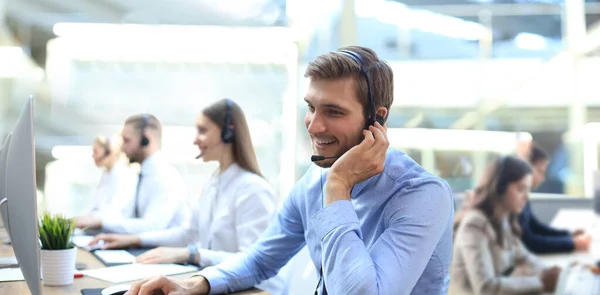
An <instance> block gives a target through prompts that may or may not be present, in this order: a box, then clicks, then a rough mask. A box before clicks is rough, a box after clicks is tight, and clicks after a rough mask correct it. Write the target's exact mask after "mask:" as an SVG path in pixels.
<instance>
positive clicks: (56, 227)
mask: <svg viewBox="0 0 600 295" xmlns="http://www.w3.org/2000/svg"><path fill="white" fill-rule="evenodd" d="M38 230H39V234H40V242H41V246H42V251H41V267H42V280H43V283H44V285H48V286H64V285H70V284H72V283H73V276H74V274H75V260H76V258H77V248H75V246H74V245H73V242H72V239H73V232H74V231H75V221H74V220H70V219H68V218H66V217H65V216H64V215H61V214H56V215H51V214H50V213H47V212H46V213H44V215H43V216H42V218H41V219H40V222H39V227H38Z"/></svg>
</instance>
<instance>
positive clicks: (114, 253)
mask: <svg viewBox="0 0 600 295" xmlns="http://www.w3.org/2000/svg"><path fill="white" fill-rule="evenodd" d="M94 254H96V256H98V258H100V259H102V261H104V263H107V264H108V263H132V262H135V256H133V255H131V254H130V253H129V252H127V251H125V250H97V251H96V252H94Z"/></svg>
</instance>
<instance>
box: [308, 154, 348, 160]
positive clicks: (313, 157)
mask: <svg viewBox="0 0 600 295" xmlns="http://www.w3.org/2000/svg"><path fill="white" fill-rule="evenodd" d="M341 156H342V155H339V156H331V157H325V156H315V155H312V156H310V160H311V161H313V162H319V161H323V160H327V159H335V158H339V157H341Z"/></svg>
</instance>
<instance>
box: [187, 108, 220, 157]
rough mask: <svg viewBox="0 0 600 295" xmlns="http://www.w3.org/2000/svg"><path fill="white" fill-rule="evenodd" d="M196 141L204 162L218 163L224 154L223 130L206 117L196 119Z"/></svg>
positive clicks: (200, 116) (201, 116)
mask: <svg viewBox="0 0 600 295" xmlns="http://www.w3.org/2000/svg"><path fill="white" fill-rule="evenodd" d="M196 132H197V133H196V139H195V140H194V144H195V145H196V146H197V147H198V149H199V150H200V154H201V155H202V156H201V158H202V160H203V161H204V162H209V161H218V160H219V159H220V158H221V155H222V153H223V150H224V149H223V145H224V143H223V141H222V140H221V128H219V126H217V124H215V123H214V122H213V121H212V120H210V119H209V118H208V117H206V116H204V115H199V116H198V118H196Z"/></svg>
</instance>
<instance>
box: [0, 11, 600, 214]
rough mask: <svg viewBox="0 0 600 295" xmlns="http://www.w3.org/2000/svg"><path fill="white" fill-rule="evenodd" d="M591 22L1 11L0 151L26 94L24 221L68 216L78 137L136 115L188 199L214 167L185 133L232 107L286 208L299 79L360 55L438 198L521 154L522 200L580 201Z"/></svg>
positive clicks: (592, 124)
mask: <svg viewBox="0 0 600 295" xmlns="http://www.w3.org/2000/svg"><path fill="white" fill-rule="evenodd" d="M598 21H600V1H583V0H566V1H559V0H420V1H416V0H407V1H383V0H328V1H315V0H304V1H299V0H287V1H286V0H253V1H250V0H243V1H242V0H228V1H223V0H221V1H218V0H194V1H192V0H178V1H160V0H152V1H147V0H127V1H124V0H123V1H118V0H96V1H80V0H0V117H1V118H2V120H0V135H1V136H2V138H3V139H4V138H5V136H6V134H7V132H8V130H10V129H11V128H12V126H13V124H14V122H15V120H16V117H17V115H18V114H19V112H20V110H21V108H22V107H23V106H24V103H25V99H26V98H27V97H28V96H29V95H31V94H33V95H34V96H35V98H36V99H35V103H36V105H35V107H36V109H35V112H36V114H35V116H36V144H37V147H36V151H37V152H36V153H37V154H36V156H37V169H38V172H37V183H38V188H39V190H40V193H41V194H40V195H41V196H43V197H42V198H41V201H40V202H41V203H40V206H44V208H46V209H48V210H51V211H61V212H65V213H67V214H75V213H77V212H78V211H79V210H81V208H83V206H84V205H85V204H86V203H87V202H88V201H89V200H90V199H91V198H92V197H93V194H94V192H95V189H96V187H97V184H98V181H99V179H100V175H101V171H100V170H99V169H97V168H96V167H95V166H94V165H93V161H92V158H91V144H92V141H93V139H94V137H95V136H97V135H100V134H102V135H111V134H115V133H117V132H119V130H120V128H121V126H122V124H123V122H124V120H125V118H126V117H128V116H129V115H131V114H134V113H140V112H150V113H153V114H155V115H156V116H157V117H158V118H159V119H160V120H161V121H162V123H163V124H164V126H165V129H164V137H163V150H164V152H165V154H166V155H167V156H168V157H169V159H170V161H171V162H172V163H173V164H174V165H175V166H176V167H177V168H178V169H179V170H180V172H181V173H182V175H183V176H184V177H185V179H186V181H187V183H188V188H189V190H190V193H191V194H193V195H199V194H200V189H201V187H202V186H203V184H204V181H205V180H206V179H207V178H208V175H209V174H210V173H211V172H212V171H213V169H214V168H215V167H216V166H214V165H210V164H203V163H201V162H200V161H198V160H194V157H195V156H196V154H197V150H196V147H194V146H193V145H192V141H193V139H194V135H195V130H194V127H193V124H194V120H195V117H196V116H197V115H198V114H199V112H200V111H201V109H202V108H203V107H204V106H206V105H208V104H210V103H211V102H213V101H215V100H217V99H220V98H223V97H231V98H233V99H234V100H235V101H236V102H238V103H239V104H240V105H241V106H242V108H243V109H244V111H245V112H246V115H247V116H248V118H249V121H250V122H249V123H250V127H251V132H252V136H253V141H254V144H255V147H256V149H257V153H258V158H259V162H260V163H259V164H260V166H261V168H262V170H263V172H264V174H265V176H266V177H267V178H268V180H269V182H270V183H271V184H272V185H273V186H274V187H275V188H276V189H277V191H278V192H279V194H280V195H282V196H284V197H285V196H286V194H287V193H288V192H289V190H290V189H291V187H292V186H293V184H294V183H295V181H296V180H298V179H299V178H300V177H301V176H302V175H303V173H304V172H305V171H306V169H307V168H308V166H309V165H310V164H311V162H310V161H309V157H310V154H311V151H310V144H309V140H308V136H307V134H306V131H305V127H304V124H303V123H302V119H303V116H304V112H305V111H306V106H305V103H304V102H303V96H304V92H305V90H306V87H307V81H306V80H305V79H304V78H303V73H304V69H305V68H306V64H307V63H308V62H309V61H310V60H311V59H313V58H315V57H316V56H317V55H319V54H321V53H324V52H327V51H332V50H335V49H337V48H339V47H342V46H346V45H362V46H367V47H371V48H373V49H374V50H375V51H376V52H377V53H378V54H379V56H380V58H382V59H385V60H387V61H388V62H389V63H390V64H391V66H392V68H393V70H394V74H395V83H396V85H395V100H394V104H393V108H392V110H391V115H390V117H389V120H388V123H387V124H388V128H389V130H390V133H389V137H390V141H391V144H392V146H394V147H397V148H400V149H402V150H404V151H406V152H407V153H408V154H409V155H410V156H411V157H413V158H414V159H415V160H416V161H417V162H419V163H421V165H423V166H424V167H425V168H427V169H429V170H430V171H432V172H434V173H436V174H437V175H439V176H441V177H443V178H444V179H446V180H447V181H448V182H449V183H450V185H451V186H452V188H453V190H455V191H456V192H462V191H464V190H465V189H470V188H472V187H473V185H474V183H475V182H476V180H477V179H478V178H479V176H480V175H481V173H482V171H483V168H484V166H485V164H486V163H487V161H488V160H489V159H491V157H494V156H496V155H499V154H505V153H512V152H514V151H515V150H516V149H518V148H519V147H520V146H522V145H527V144H528V143H530V142H531V141H532V140H533V141H535V142H536V143H537V144H539V145H540V146H541V147H543V148H544V149H546V150H547V151H548V152H549V154H550V156H551V163H550V166H549V168H548V171H547V178H546V182H545V183H544V184H542V186H541V187H540V188H539V189H538V191H539V192H540V193H545V194H544V196H546V197H548V196H549V195H548V194H556V195H558V196H561V197H562V198H565V197H568V198H572V199H590V198H591V197H592V196H593V194H594V173H595V171H596V170H597V169H598V165H599V158H598V154H599V145H598V142H599V141H600V132H599V131H600V123H598V122H600V93H599V92H598V90H597V86H594V85H598V82H597V81H598V77H600V59H598V57H597V55H598V53H599V51H598V49H600V23H597V22H598ZM594 81H596V82H594ZM595 87H596V88H595Z"/></svg>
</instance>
